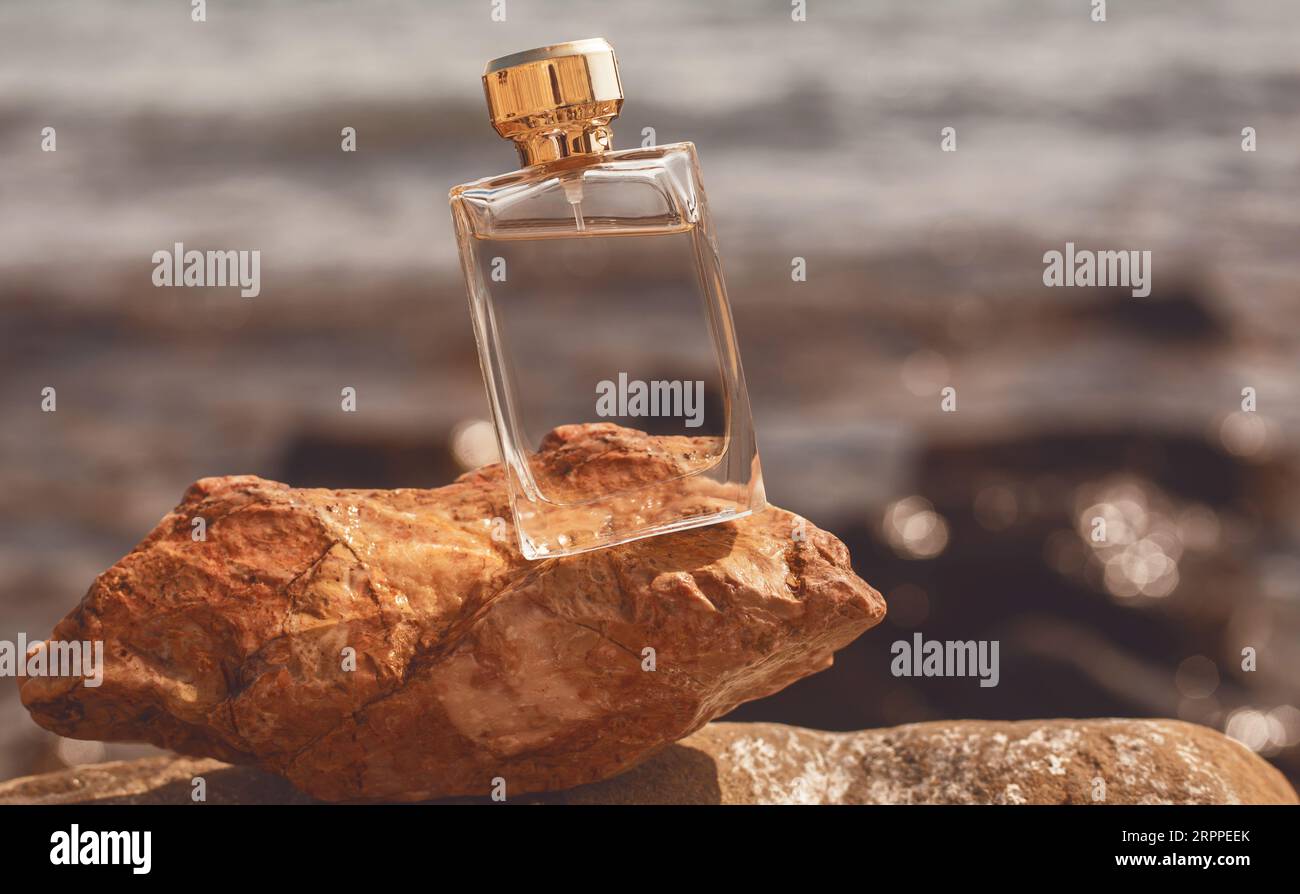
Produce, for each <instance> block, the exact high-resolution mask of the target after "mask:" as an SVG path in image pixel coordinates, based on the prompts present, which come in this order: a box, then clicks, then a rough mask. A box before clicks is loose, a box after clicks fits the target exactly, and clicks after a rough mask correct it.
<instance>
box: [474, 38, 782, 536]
mask: <svg viewBox="0 0 1300 894" xmlns="http://www.w3.org/2000/svg"><path fill="white" fill-rule="evenodd" d="M580 43H583V44H589V43H590V42H580ZM600 43H602V44H603V42H600ZM564 46H566V47H571V46H575V45H564ZM605 46H606V48H607V45H605ZM548 49H552V50H553V49H555V48H548ZM598 51H599V52H602V53H603V52H607V50H599V48H598ZM533 52H539V51H533ZM523 55H527V54H523ZM556 58H557V59H559V60H561V61H563V60H567V59H570V58H571V57H567V56H559V57H556ZM609 58H610V59H611V60H612V53H611V54H610V57H609ZM602 59H603V56H602V57H596V58H595V64H597V65H598V64H599V63H600V62H601V61H602ZM547 61H548V59H547V58H545V57H544V58H543V59H542V60H540V62H539V61H537V60H534V61H533V62H528V63H524V64H525V66H536V65H538V64H542V65H544V64H545V63H546V62H547ZM490 68H491V67H490ZM511 70H512V71H513V69H511ZM570 74H572V72H570ZM579 75H581V76H582V77H589V76H591V72H590V70H589V69H584V70H581V71H579ZM529 76H530V77H531V78H533V79H534V80H535V82H536V83H537V84H542V85H543V86H544V85H546V84H556V83H561V82H562V81H563V79H562V78H559V77H555V78H550V77H545V76H544V75H543V74H539V73H538V72H536V71H533V72H531V73H530V75H529ZM575 77H576V76H575ZM538 79H540V80H538ZM485 80H486V79H485ZM580 80H581V78H579V81H580ZM530 83H531V82H530ZM534 86H535V84H534ZM598 86H599V85H597V87H598ZM522 92H523V94H524V95H525V96H526V97H528V100H529V102H533V101H536V100H535V93H536V91H522ZM491 96H492V94H491V91H489V97H490V98H491ZM561 99H563V97H561ZM584 126H585V125H584ZM498 129H500V128H498ZM535 139H537V135H536V134H534V133H532V132H526V133H525V134H524V135H523V137H522V139H521V155H522V156H523V157H524V159H525V160H526V161H528V160H533V159H534V158H535V157H537V154H538V153H540V154H541V155H543V156H545V155H548V154H550V153H551V152H552V150H557V149H558V148H562V146H568V145H569V144H570V143H574V144H576V145H577V146H578V147H579V149H581V150H582V151H575V152H572V153H570V154H568V155H562V156H561V157H558V158H551V159H549V160H544V161H540V162H539V163H537V164H532V165H528V166H526V167H525V168H523V169H521V170H519V171H516V172H514V173H511V174H505V175H501V176H499V177H493V178H487V179H485V180H480V181H476V182H474V183H469V184H465V185H464V186H460V187H456V188H455V189H454V190H452V193H451V205H452V212H453V217H454V219H455V222H456V228H457V237H458V239H459V241H460V247H461V260H462V264H463V267H464V270H465V275H466V283H467V286H468V290H469V298H470V308H471V314H472V318H473V321H474V329H475V335H476V339H477V342H478V348H479V357H480V362H481V365H482V368H483V374H484V380H485V382H486V384H487V391H488V397H489V401H490V404H491V407H492V414H493V420H494V423H495V426H496V431H497V436H498V442H499V444H500V447H501V454H502V460H503V463H504V465H505V467H506V472H507V479H508V482H509V487H510V496H511V507H512V512H513V515H514V524H515V529H516V532H517V534H518V538H519V543H520V548H521V550H522V551H523V553H524V555H525V556H527V557H529V558H533V559H540V558H547V557H553V556H562V555H568V554H571V553H575V552H581V551H585V550H590V549H598V548H602V547H607V546H612V545H615V544H618V543H624V542H627V541H630V540H635V539H638V538H642V537H649V536H653V535H656V534H664V533H669V532H672V531H680V530H684V529H687V528H692V527H698V526H701V525H708V524H714V523H716V522H721V521H727V520H730V519H735V518H740V517H742V516H744V515H747V514H749V513H750V512H753V511H754V510H756V509H759V508H762V506H763V505H764V497H763V487H762V476H761V473H760V471H759V464H758V452H757V447H756V444H755V438H754V431H753V424H752V421H751V416H750V408H749V398H748V393H747V391H746V388H745V380H744V373H743V370H742V368H741V364H740V355H739V351H738V349H737V345H736V338H735V332H734V326H733V323H732V319H731V310H730V305H729V303H728V300H727V295H726V290H725V286H724V284H723V280H722V272H721V265H720V262H719V259H718V253H717V246H716V242H715V240H714V237H713V234H712V231H711V229H710V225H709V218H708V212H707V206H706V202H705V197H704V192H703V188H702V184H701V181H700V176H699V165H698V161H697V158H696V153H695V148H694V146H692V145H691V144H689V143H678V144H673V145H669V146H662V147H657V148H653V149H636V150H626V151H621V152H619V151H612V150H604V149H601V150H600V151H588V148H589V147H588V148H584V144H583V143H582V141H581V140H580V139H578V138H576V137H574V138H573V139H569V140H566V141H565V142H563V144H560V143H557V142H556V141H554V140H549V141H548V140H544V141H543V142H542V143H540V144H536V143H534V142H531V141H533V140H535ZM569 426H587V427H588V428H587V429H585V431H587V432H588V433H589V434H591V435H592V436H594V437H596V438H597V439H599V438H602V437H605V438H609V440H610V443H611V445H617V446H618V449H623V450H626V444H627V443H628V441H627V438H626V437H624V435H625V434H630V435H634V436H635V438H636V440H635V443H636V444H637V445H638V446H637V450H638V451H639V454H638V456H636V457H631V458H630V459H633V460H636V461H635V462H630V461H626V460H628V459H629V458H627V457H623V458H622V459H624V460H625V461H624V462H622V463H615V462H613V461H612V460H611V462H609V463H602V462H590V463H584V464H574V465H568V464H565V463H563V462H559V463H557V462H556V461H555V460H554V456H553V455H547V454H546V453H545V451H546V448H547V447H548V445H550V446H554V443H555V439H556V437H557V434H556V433H557V432H558V433H561V434H562V433H563V432H566V431H571V429H568V428H566V427H569ZM615 453H617V450H615V449H614V447H613V446H612V447H611V457H613V456H614V454H615Z"/></svg>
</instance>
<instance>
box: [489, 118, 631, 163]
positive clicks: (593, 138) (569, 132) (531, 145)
mask: <svg viewBox="0 0 1300 894" xmlns="http://www.w3.org/2000/svg"><path fill="white" fill-rule="evenodd" d="M513 139H514V143H515V148H517V149H518V150H519V160H520V161H522V162H523V166H524V167H529V166H530V165H540V164H545V163H547V162H551V161H559V160H560V159H562V158H569V157H570V156H573V155H595V154H598V153H601V152H609V151H610V150H611V149H613V148H614V131H613V130H612V129H611V128H610V127H609V125H608V124H595V123H593V122H590V121H587V122H580V123H575V124H574V125H573V126H571V127H566V128H564V129H562V130H550V131H546V132H541V131H528V132H526V133H522V134H519V135H518V136H516V137H514V138H513Z"/></svg>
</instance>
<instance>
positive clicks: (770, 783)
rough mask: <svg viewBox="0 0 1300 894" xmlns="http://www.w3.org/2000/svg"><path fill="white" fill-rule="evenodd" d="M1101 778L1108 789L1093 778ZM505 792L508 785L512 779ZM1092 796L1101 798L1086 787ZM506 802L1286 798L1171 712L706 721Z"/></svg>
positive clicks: (149, 790) (137, 794)
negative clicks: (605, 771) (1161, 716)
mask: <svg viewBox="0 0 1300 894" xmlns="http://www.w3.org/2000/svg"><path fill="white" fill-rule="evenodd" d="M195 776H202V777H203V778H204V780H205V783H206V792H207V800H208V803H218V804H286V803H307V802H309V801H310V800H311V799H310V798H308V797H307V796H306V795H304V794H302V793H300V792H298V791H296V790H295V789H294V788H293V787H292V786H291V785H289V784H288V783H287V782H285V781H284V780H283V779H280V778H279V777H276V776H273V775H271V774H268V773H265V772H262V771H260V770H257V769H254V768H251V767H232V766H230V765H228V764H223V763H221V762H220V761H217V760H212V759H203V758H200V759H195V758H183V757H158V758H147V759H145V760H139V761H122V762H118V763H111V764H99V765H96V766H89V767H79V768H76V769H72V770H64V771H61V772H58V773H49V774H46V775H44V776H30V777H27V778H26V779H16V780H13V781H12V782H7V783H2V784H0V805H3V804H17V803H28V804H30V803H40V804H62V803H87V802H101V803H125V804H174V803H188V802H190V793H191V792H192V791H193V788H192V784H191V780H192V778H193V777H195ZM1098 779H1100V780H1103V781H1104V783H1105V785H1104V788H1102V787H1100V786H1098V784H1097V781H1096V780H1098ZM507 794H508V795H509V792H507ZM1094 795H1096V796H1097V798H1094ZM508 800H509V801H512V802H513V801H517V800H521V801H526V802H534V803H552V804H555V803H561V804H789V803H799V804H1066V803H1079V804H1091V803H1109V804H1166V803H1175V804H1295V803H1297V801H1296V794H1295V791H1294V790H1293V789H1292V788H1291V786H1290V785H1289V784H1288V783H1287V782H1286V780H1285V779H1284V778H1283V777H1282V775H1281V774H1280V773H1279V772H1278V771H1277V770H1276V769H1274V768H1273V767H1272V766H1270V765H1269V764H1268V763H1266V762H1265V761H1263V760H1262V759H1260V758H1259V757H1257V756H1255V755H1254V754H1252V753H1250V752H1249V751H1247V750H1246V749H1245V748H1243V747H1242V746H1240V745H1238V744H1237V743H1235V742H1233V741H1232V740H1230V739H1228V738H1226V737H1224V736H1223V735H1221V734H1219V733H1217V732H1215V731H1213V730H1210V729H1207V728H1205V727H1199V726H1192V725H1191V724H1187V723H1181V722H1179V721H1174V720H1030V721H1021V722H1017V723H1005V722H993V721H974V720H970V721H955V722H935V723H918V724H912V725H910V726H900V727H895V728H893V729H882V730H868V731H865V732H856V733H822V732H816V731H813V730H806V729H799V728H797V727H789V726H781V725H778V724H771V723H711V724H709V725H708V726H706V727H704V728H703V729H701V730H700V731H699V732H696V733H695V734H694V735H692V736H689V737H688V738H686V739H683V740H682V741H681V742H678V743H677V744H675V745H671V746H669V747H668V748H666V749H664V750H663V751H661V752H659V753H658V754H657V755H655V756H654V757H652V758H650V759H649V760H647V761H646V762H644V763H642V764H640V765H639V766H637V767H636V768H634V769H632V770H629V771H628V772H626V773H623V774H622V775H619V776H616V777H614V778H613V779H609V780H606V781H604V782H597V783H593V784H591V785H584V786H580V787H578V788H574V789H569V790H567V791H560V792H550V793H547V794H540V795H524V796H522V797H519V798H516V797H514V796H510V797H508Z"/></svg>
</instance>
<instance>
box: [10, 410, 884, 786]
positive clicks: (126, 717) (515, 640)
mask: <svg viewBox="0 0 1300 894" xmlns="http://www.w3.org/2000/svg"><path fill="white" fill-rule="evenodd" d="M681 440H685V439H681ZM650 444H651V439H648V438H647V437H646V436H645V435H641V434H639V433H635V432H629V431H627V430H625V429H618V428H615V427H613V426H588V427H568V428H565V429H561V430H558V431H557V434H556V435H555V436H553V437H552V438H550V439H549V440H548V451H549V452H548V453H547V454H546V456H544V458H543V459H544V461H545V460H553V461H554V463H553V464H555V465H556V466H557V469H558V467H560V466H562V467H563V469H564V470H565V474H568V475H570V476H572V475H573V474H575V473H576V472H580V471H581V470H582V469H583V468H584V464H585V463H588V462H589V463H590V467H589V468H588V469H587V474H589V475H599V476H607V477H609V478H610V479H611V480H634V479H635V478H636V477H637V475H638V474H639V471H638V469H639V465H640V464H642V463H645V462H657V463H662V462H663V461H664V459H663V457H664V456H671V455H673V451H657V452H656V451H652V450H651V449H650V448H649V446H648V445H650ZM679 452H680V451H679ZM699 498H700V499H710V498H711V497H710V495H709V494H708V493H702V494H700V495H699ZM195 517H202V518H203V519H204V520H205V521H206V525H207V539H206V541H202V542H196V541H195V540H193V539H192V537H191V533H192V531H193V528H192V527H191V520H192V519H193V518H195ZM498 517H503V518H504V517H509V510H508V506H507V503H506V495H505V491H504V485H503V479H502V474H501V469H500V467H498V466H492V467H488V468H485V469H482V470H479V471H477V472H473V473H470V474H468V475H465V476H462V477H461V478H460V479H459V480H458V481H457V482H456V483H454V484H452V485H450V486H448V487H444V488H440V489H437V490H411V489H406V490H395V491H328V490H297V489H293V488H290V487H287V486H285V485H283V484H277V483H274V482H270V481H264V480H262V479H259V478H255V477H231V478H208V479H204V480H202V481H199V482H198V483H196V484H195V485H193V486H192V487H191V488H190V489H189V491H188V492H187V493H186V494H185V497H184V500H183V502H182V503H181V505H180V506H178V507H177V508H176V509H175V510H174V511H173V512H172V513H171V514H169V515H168V516H167V517H166V518H164V519H163V520H162V522H160V523H159V525H158V526H157V527H156V528H155V529H154V530H153V532H152V533H150V534H149V536H148V537H146V538H145V540H144V541H143V542H142V543H141V544H140V545H139V546H137V547H136V549H135V550H134V551H133V552H132V553H131V554H130V555H128V556H126V557H125V558H124V559H122V560H121V561H120V562H118V564H117V565H115V566H114V567H112V568H110V569H109V570H108V571H106V572H104V573H103V574H102V575H100V576H99V578H98V579H97V580H96V581H95V583H94V585H93V586H92V587H91V588H90V591H89V592H88V593H87V595H86V597H85V598H84V599H83V600H82V603H81V605H80V606H79V607H78V608H77V609H75V610H74V611H73V612H72V613H71V614H70V615H69V616H68V617H67V618H65V619H64V620H63V621H62V622H60V623H59V625H58V626H57V627H56V628H55V631H54V633H53V635H52V638H54V639H59V640H98V639H102V640H104V643H105V647H104V648H105V669H104V678H103V684H102V686H100V687H99V688H86V687H84V686H83V685H82V684H81V681H80V680H77V679H68V678H58V677H52V678H42V677H34V678H29V679H27V680H25V681H23V683H22V699H23V703H24V704H25V705H26V706H27V707H28V709H29V710H30V711H31V713H32V716H33V718H34V719H35V720H36V721H37V722H38V723H39V724H41V725H42V726H44V727H46V728H48V729H51V730H53V731H55V732H57V733H60V734H61V735H65V736H71V737H74V738H89V739H102V740H143V741H148V742H152V743H154V744H156V745H161V746H163V747H167V748H171V749H173V750H175V751H179V752H181V753H184V754H189V755H201V756H210V757H216V758H220V759H221V760H224V761H229V762H232V763H245V764H257V765H259V766H261V767H263V768H265V769H268V770H271V771H274V772H276V773H280V774H282V775H284V776H286V777H288V778H289V779H290V780H292V781H293V782H294V783H295V784H296V785H298V786H299V787H301V788H302V789H303V790H304V791H306V792H308V793H310V794H312V795H314V796H316V797H318V798H322V799H326V800H347V799H385V800H418V799H425V798H431V797H441V796H447V795H462V794H482V793H486V792H488V791H489V790H490V788H491V785H492V779H493V778H494V777H503V778H505V779H506V782H507V787H508V791H509V792H510V793H511V794H513V795H520V794H523V793H525V792H533V791H544V790H551V789H557V788H566V787H570V786H574V785H578V784H581V783H585V782H591V781H593V780H598V779H603V778H607V777H609V776H612V775H614V774H616V773H618V772H620V771H622V770H624V769H626V768H628V767H630V766H632V765H633V764H635V763H637V762H638V761H640V760H642V759H644V758H646V757H647V756H649V755H650V754H652V753H653V752H655V751H656V750H658V749H659V748H661V747H663V746H664V745H665V744H667V743H669V742H672V741H674V740H677V739H680V738H682V737H683V736H686V735H688V734H690V733H691V732H693V731H694V730H696V729H698V728H699V727H700V726H702V725H703V724H704V723H706V722H707V721H709V720H710V719H711V718H714V717H717V716H719V715H720V714H723V713H725V712H726V711H728V710H730V709H732V708H733V707H735V706H736V705H738V704H740V703H742V702H744V701H748V700H750V699H754V698H759V697H761V696H765V695H768V694H770V693H772V692H776V691H777V690H779V689H781V688H783V687H785V686H787V685H788V684H790V683H791V682H793V681H795V680H797V679H799V678H800V677H803V676H806V675H808V674H811V673H815V672H816V671H819V670H822V669H824V668H826V667H827V666H829V665H830V663H831V655H832V653H833V652H834V651H835V650H836V649H839V648H840V647H842V646H844V645H845V644H847V643H849V642H850V641H852V640H853V639H854V638H855V637H857V636H858V635H859V634H861V633H862V632H863V631H864V630H866V629H868V628H869V627H871V626H872V625H873V624H876V623H878V622H879V620H880V619H881V617H882V616H883V614H884V603H883V601H882V600H881V598H880V595H879V594H878V593H876V592H875V591H874V590H872V589H871V588H870V587H869V586H867V585H866V584H865V583H864V582H863V581H862V580H860V579H859V578H858V577H857V576H856V575H854V574H853V571H852V569H851V567H850V564H849V556H848V552H847V550H845V548H844V545H843V544H841V543H840V542H839V541H838V540H836V539H835V538H834V537H833V536H831V535H830V534H827V533H825V532H823V531H819V530H817V529H816V528H814V527H812V526H811V525H808V526H807V536H806V538H805V539H803V540H795V539H793V538H792V537H791V530H792V518H793V516H791V515H790V514H789V513H787V512H785V511H783V510H780V509H776V508H769V509H767V510H764V511H762V512H759V513H757V514H755V515H753V516H751V517H748V518H744V519H741V520H738V521H736V522H732V523H728V524H722V525H713V526H711V527H707V528H700V529H696V530H692V531H687V532H683V533H681V534H675V535H667V536H662V537H655V538H650V539H647V540H641V541H638V542H635V543H631V544H627V545H624V546H621V547H616V548H613V549H609V550H602V551H598V552H592V553H585V554H581V555H578V556H573V557H569V558H565V559H552V560H548V561H544V562H537V563H530V562H527V561H525V560H523V559H522V558H521V557H520V555H519V553H518V550H517V546H516V544H515V542H514V538H513V536H510V537H507V538H505V539H503V540H502V541H500V542H498V540H494V539H493V537H492V532H493V523H492V520H493V519H494V518H498ZM647 647H652V648H653V649H654V650H655V661H656V670H655V671H654V672H648V671H645V670H642V660H643V657H642V656H643V653H642V650H643V649H645V648H647ZM345 649H354V650H355V656H356V669H355V670H354V671H351V672H349V671H345V670H343V668H342V665H343V661H344V654H345Z"/></svg>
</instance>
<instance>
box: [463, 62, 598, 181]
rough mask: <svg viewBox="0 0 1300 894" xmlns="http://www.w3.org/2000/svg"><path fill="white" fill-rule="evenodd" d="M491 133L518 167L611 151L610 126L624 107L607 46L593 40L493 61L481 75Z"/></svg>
mask: <svg viewBox="0 0 1300 894" xmlns="http://www.w3.org/2000/svg"><path fill="white" fill-rule="evenodd" d="M483 90H484V92H485V93H486V94H487V104H488V113H489V114H490V115H491V116H492V126H493V127H494V128H496V132H497V133H499V134H501V136H503V137H505V138H506V139H508V140H514V141H515V145H516V146H517V147H518V149H519V157H520V158H521V159H522V160H523V162H524V164H525V165H533V164H540V163H542V162H547V161H555V160H556V159H560V158H567V157H568V156H570V155H579V154H584V153H590V152H605V151H608V150H609V149H612V148H613V147H614V143H613V132H612V131H611V130H610V128H609V123H610V122H611V121H613V120H614V119H615V118H617V117H618V113H619V110H620V109H621V108H622V106H623V85H622V84H621V83H619V79H618V62H617V60H615V58H614V48H613V47H611V46H610V45H609V43H608V42H607V41H606V40H605V39H604V38H600V37H595V38H592V39H590V40H571V41H569V42H568V43H557V44H552V45H551V46H546V47H538V48H537V49H535V50H525V51H524V52H522V53H512V54H511V55H509V56H502V57H501V58H500V59H493V60H492V61H491V62H489V63H488V64H487V68H486V69H485V70H484V72H483Z"/></svg>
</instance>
